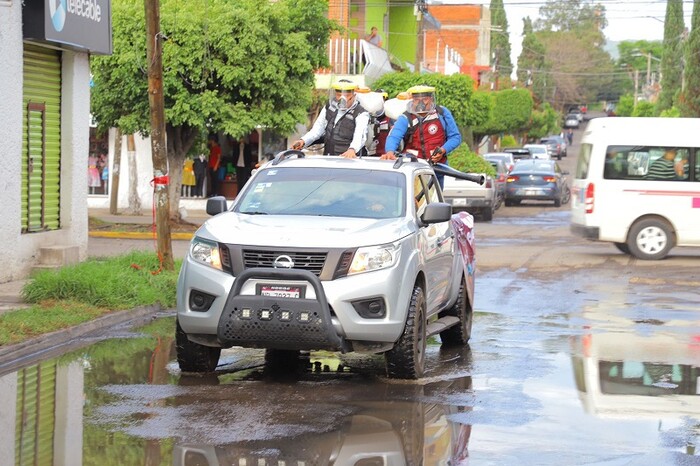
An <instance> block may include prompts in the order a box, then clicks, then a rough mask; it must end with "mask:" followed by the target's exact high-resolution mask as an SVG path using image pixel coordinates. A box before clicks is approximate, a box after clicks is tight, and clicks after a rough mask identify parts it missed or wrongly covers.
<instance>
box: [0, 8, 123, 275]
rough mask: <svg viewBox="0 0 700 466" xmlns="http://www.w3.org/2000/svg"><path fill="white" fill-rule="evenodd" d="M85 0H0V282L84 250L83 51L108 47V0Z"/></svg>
mask: <svg viewBox="0 0 700 466" xmlns="http://www.w3.org/2000/svg"><path fill="white" fill-rule="evenodd" d="M81 5H82V4H81ZM89 5H90V8H85V9H83V8H80V9H77V7H76V4H74V3H71V2H69V3H66V2H46V1H44V0H0V70H2V71H0V73H1V74H2V77H3V79H2V81H3V86H2V87H0V114H1V115H3V119H4V122H3V124H2V125H0V180H2V181H1V182H0V183H2V189H1V191H2V201H3V202H1V203H0V217H2V219H3V221H2V222H0V237H1V238H3V241H2V242H0V253H1V254H2V256H3V258H4V260H5V266H4V267H2V268H1V269H0V282H6V281H10V280H15V279H20V278H26V277H28V276H29V275H30V273H31V271H32V269H33V268H34V267H36V266H37V265H39V264H40V263H41V261H42V259H41V256H42V254H45V257H49V256H51V254H52V253H53V254H55V255H54V256H52V257H54V258H57V257H60V258H61V260H62V259H67V260H68V261H69V262H75V261H78V260H81V259H83V258H85V257H86V256H87V234H88V231H87V202H86V198H87V193H86V189H85V186H86V174H85V173H86V170H85V167H86V166H87V163H88V161H87V158H88V142H89V122H90V66H89V54H90V53H111V14H110V2H109V0H93V1H92V2H90V3H89ZM46 265H48V264H46ZM57 265H58V264H57Z"/></svg>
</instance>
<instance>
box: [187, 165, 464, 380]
mask: <svg viewBox="0 0 700 466" xmlns="http://www.w3.org/2000/svg"><path fill="white" fill-rule="evenodd" d="M436 170H437V168H436ZM446 178H449V176H446ZM207 212H208V213H209V214H210V215H214V217H213V218H211V219H209V220H208V221H206V222H205V223H204V224H203V225H202V226H201V227H200V229H199V230H197V232H196V233H195V236H194V238H193V239H192V242H191V246H190V251H189V254H188V255H187V257H186V258H185V259H184V260H183V264H182V268H181V270H180V276H179V279H178V285H177V327H176V342H177V345H176V346H177V359H178V363H179V365H180V369H181V370H182V371H183V372H211V371H214V370H215V369H216V367H217V364H218V360H219V356H220V353H221V349H222V348H229V347H232V346H241V347H248V348H265V349H266V350H267V355H266V356H268V359H274V358H275V357H276V356H280V357H283V358H289V357H290V354H291V355H292V356H293V355H294V354H298V353H299V351H302V350H320V349H326V350H333V351H341V352H347V351H356V352H367V353H382V354H384V356H385V359H386V371H387V375H388V376H389V377H393V378H409V379H414V378H419V377H421V376H423V374H424V371H425V364H426V362H425V350H426V342H427V338H428V337H429V336H431V335H436V334H439V335H440V339H441V341H442V343H443V344H456V345H464V344H466V343H467V341H468V340H469V337H470V335H471V328H472V303H473V295H474V264H473V258H474V256H473V252H474V251H473V239H474V234H473V231H472V227H473V223H472V218H471V216H466V217H465V215H466V214H463V215H455V216H453V215H452V207H451V206H450V204H448V203H446V202H445V201H444V199H443V197H442V192H441V190H440V186H439V184H438V181H437V177H436V174H435V171H434V170H433V167H431V166H430V165H428V163H427V162H426V161H423V160H418V159H416V158H411V157H401V158H399V159H397V160H396V161H390V160H379V159H376V158H364V159H352V160H351V159H344V158H340V157H330V156H328V157H304V154H303V153H302V152H299V151H285V152H283V153H281V154H278V155H277V156H276V157H275V159H274V160H272V161H270V162H268V163H267V164H265V165H264V166H262V167H261V168H260V169H259V170H257V172H256V173H255V174H254V175H253V177H252V178H251V179H250V180H249V181H248V183H246V185H245V187H244V188H243V190H242V191H241V192H240V193H239V195H238V197H237V198H236V199H235V201H234V202H233V205H232V206H231V207H230V208H229V207H227V205H226V200H225V199H224V198H222V197H219V198H211V199H209V200H208V202H207Z"/></svg>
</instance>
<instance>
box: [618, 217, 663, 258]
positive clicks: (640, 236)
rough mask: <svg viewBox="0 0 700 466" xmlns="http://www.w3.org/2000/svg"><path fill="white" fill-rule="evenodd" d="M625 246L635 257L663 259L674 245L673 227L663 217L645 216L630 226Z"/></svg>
mask: <svg viewBox="0 0 700 466" xmlns="http://www.w3.org/2000/svg"><path fill="white" fill-rule="evenodd" d="M627 246H628V247H629V250H630V254H632V255H633V256H634V257H636V258H637V259H642V260H659V259H663V258H664V257H666V255H667V254H668V252H669V251H670V250H671V248H672V247H673V246H674V234H673V228H672V227H671V225H669V224H668V222H666V221H665V220H663V219H660V218H645V219H644V220H640V221H639V222H637V223H635V224H634V225H632V228H630V231H629V234H628V236H627Z"/></svg>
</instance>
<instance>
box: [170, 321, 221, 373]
mask: <svg viewBox="0 0 700 466" xmlns="http://www.w3.org/2000/svg"><path fill="white" fill-rule="evenodd" d="M176 326H177V328H176V331H175V348H176V350H177V363H178V364H179V365H180V370H181V371H182V372H190V373H208V372H214V371H215V370H216V365H217V364H218V363H219V356H221V348H214V347H212V346H204V345H200V344H199V343H194V342H192V341H190V340H189V338H187V334H186V333H185V331H184V330H182V327H180V322H179V321H176Z"/></svg>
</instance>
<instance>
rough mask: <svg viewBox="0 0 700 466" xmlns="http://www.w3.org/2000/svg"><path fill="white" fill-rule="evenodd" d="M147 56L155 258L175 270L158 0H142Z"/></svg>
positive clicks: (164, 265)
mask: <svg viewBox="0 0 700 466" xmlns="http://www.w3.org/2000/svg"><path fill="white" fill-rule="evenodd" d="M144 5H145V8H146V59H147V62H148V103H149V106H150V108H151V152H152V159H153V189H154V190H155V192H154V195H153V202H154V203H155V205H154V209H155V211H156V233H157V244H158V258H159V259H160V260H161V264H162V267H163V268H164V269H165V270H174V269H175V263H174V261H173V246H172V238H171V236H170V219H169V212H170V198H169V197H168V184H169V180H168V159H167V155H168V154H167V150H166V146H165V99H164V97H163V53H162V51H163V35H162V34H161V33H160V4H159V0H145V4H144Z"/></svg>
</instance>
